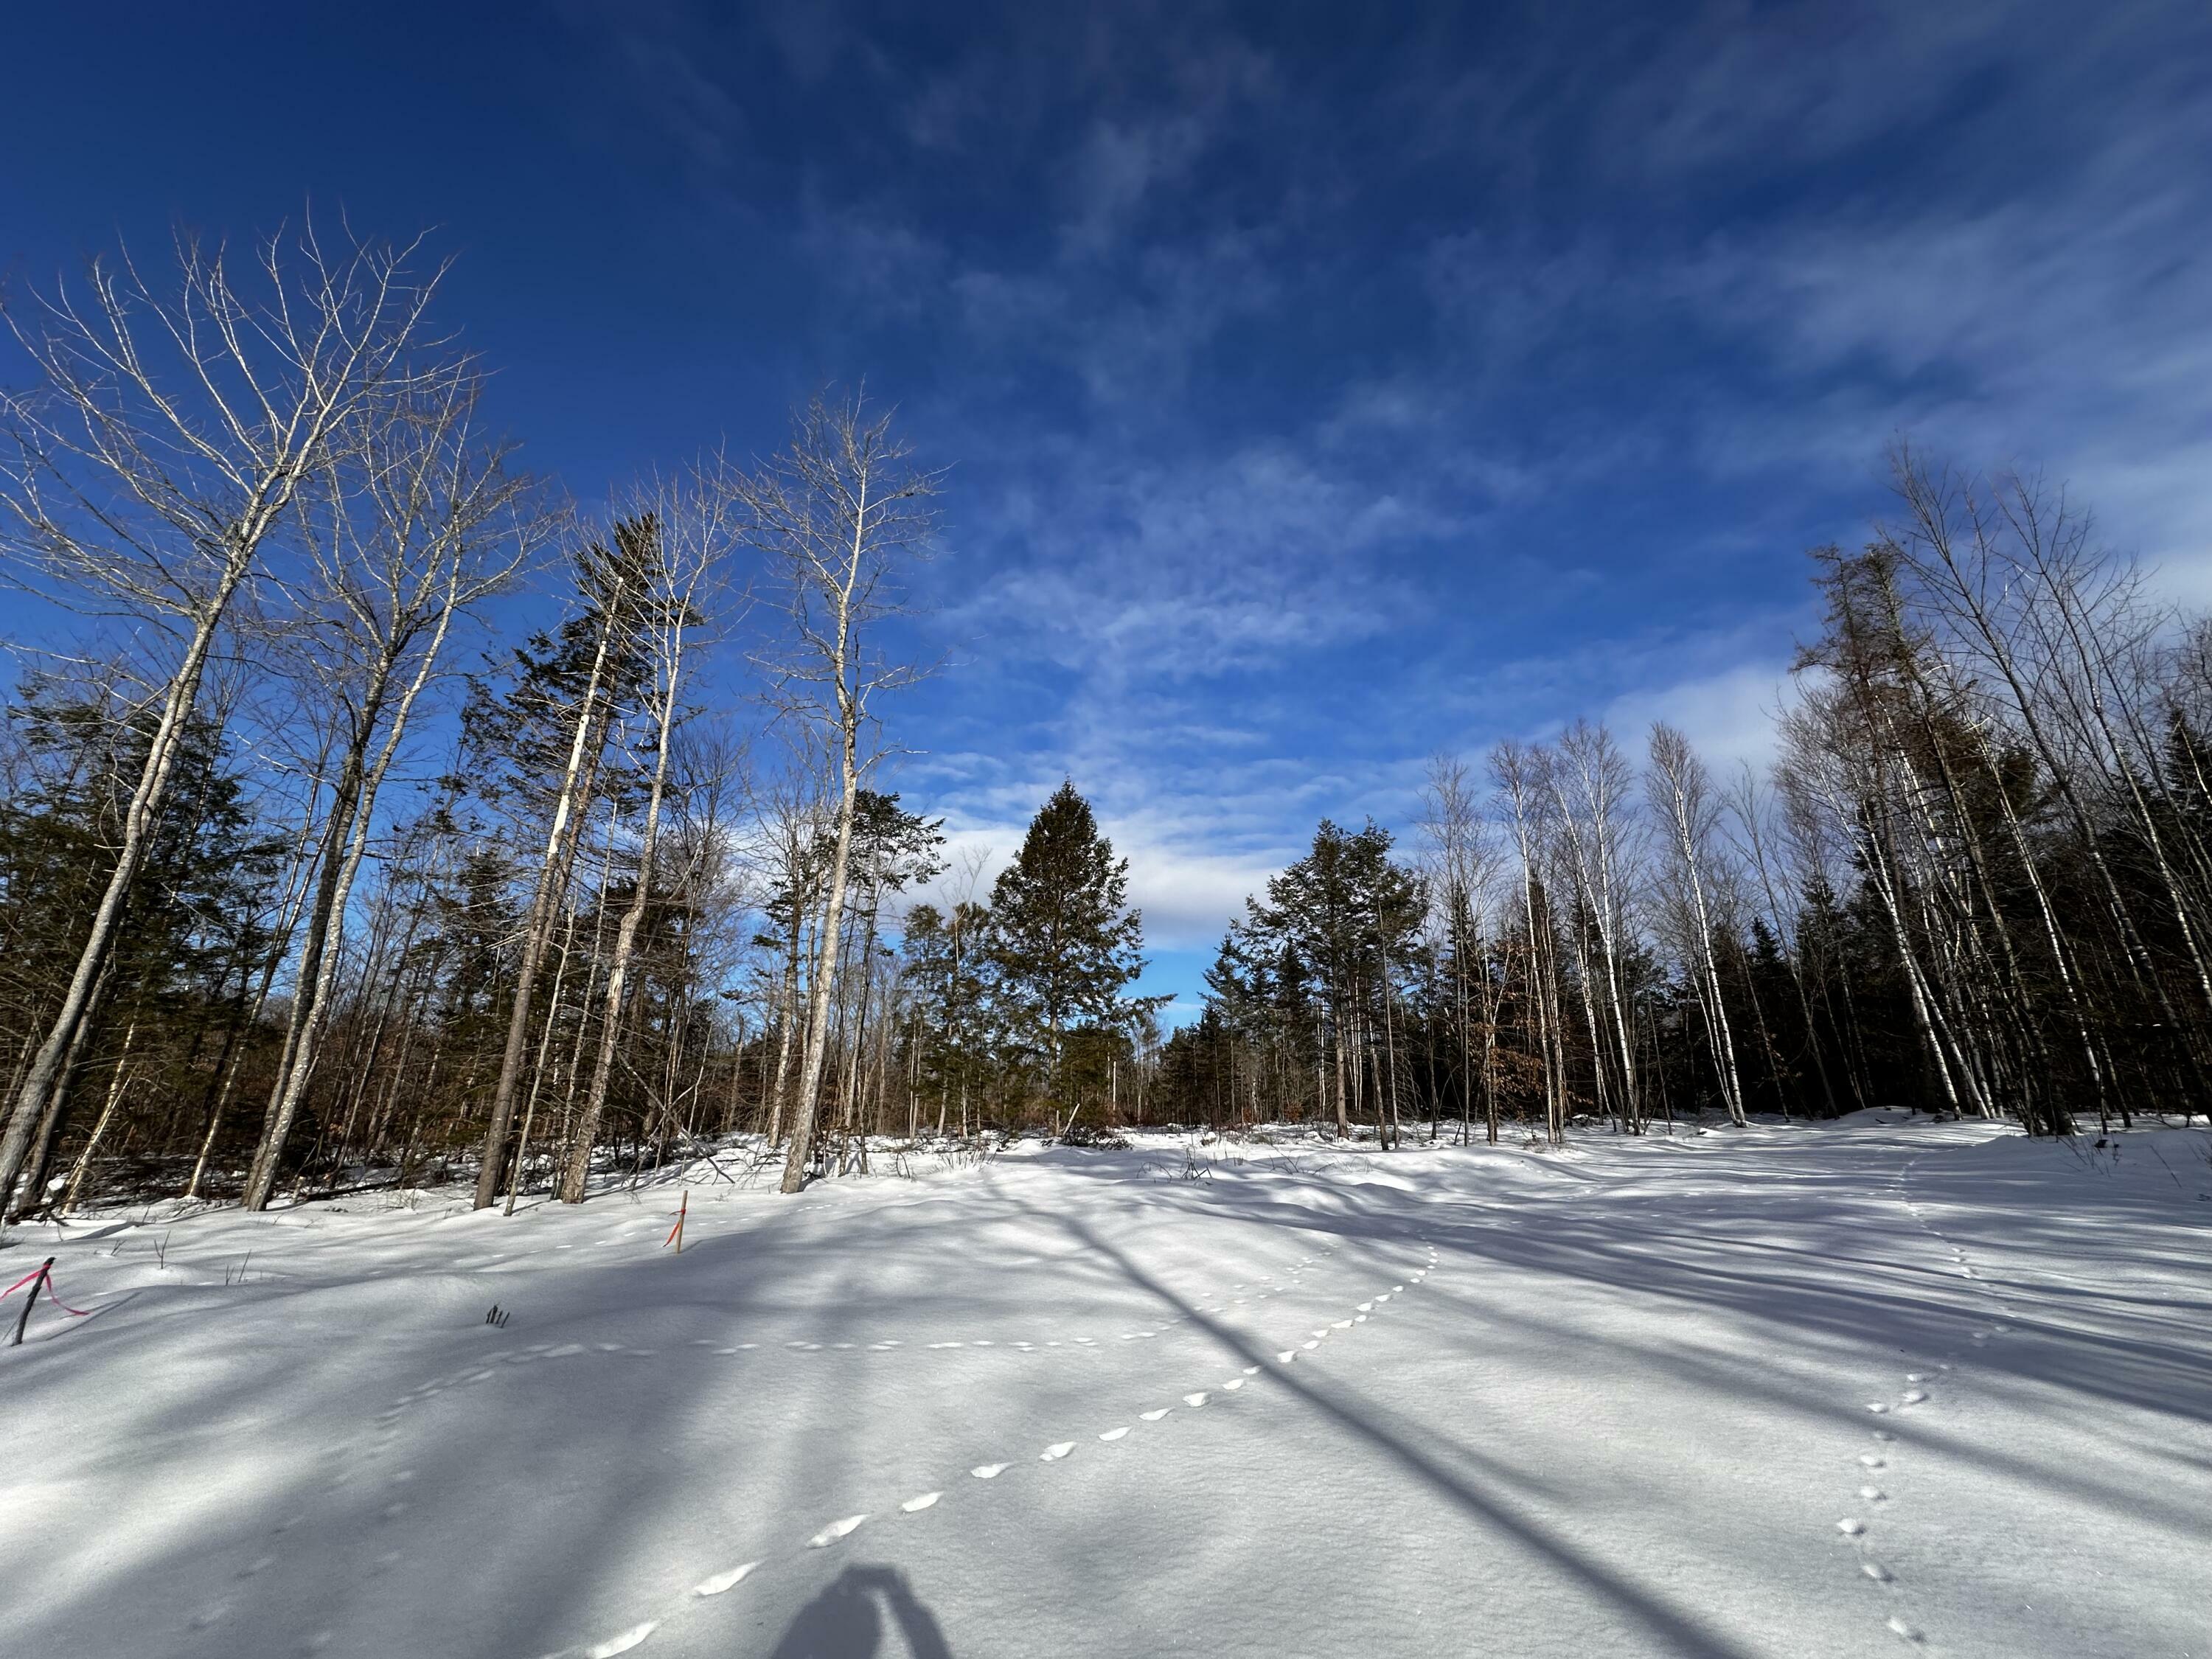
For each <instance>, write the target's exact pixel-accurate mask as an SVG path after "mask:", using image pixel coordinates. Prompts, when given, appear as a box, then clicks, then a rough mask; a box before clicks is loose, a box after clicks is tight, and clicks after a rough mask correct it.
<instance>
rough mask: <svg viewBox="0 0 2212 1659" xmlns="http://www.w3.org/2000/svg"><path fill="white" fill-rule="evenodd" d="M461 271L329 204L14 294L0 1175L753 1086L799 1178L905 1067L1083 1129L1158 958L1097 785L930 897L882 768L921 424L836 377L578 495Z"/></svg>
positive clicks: (506, 1178)
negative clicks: (319, 213)
mask: <svg viewBox="0 0 2212 1659" xmlns="http://www.w3.org/2000/svg"><path fill="white" fill-rule="evenodd" d="M442 276H443V271H442V269H441V268H440V267H438V266H437V265H435V264H426V263H425V262H424V260H423V258H422V252H421V250H420V249H419V248H418V247H413V246H388V245H384V244H378V243H373V242H354V241H348V242H346V243H344V244H343V245H338V246H333V245H331V244H329V243H327V242H326V241H325V240H322V239H320V238H319V237H318V236H317V234H315V233H314V231H313V228H308V229H307V230H306V231H304V232H302V233H300V234H294V235H292V236H289V238H280V239H276V240H270V241H268V242H266V243H264V244H262V245H259V246H257V247H255V248H254V249H252V251H251V252H250V253H248V254H246V255H244V256H240V255H237V254H234V252H232V251H231V250H228V249H227V248H223V247H220V246H210V245H208V244H205V243H203V242H200V241H198V240H194V239H191V238H190V237H182V238H180V239H179V240H178V242H177V245H176V248H175V257H174V259H173V264H171V265H170V266H168V267H167V269H163V270H158V271H156V270H153V269H151V268H149V267H143V266H142V265H140V264H137V262H135V261H133V260H132V259H131V258H129V257H128V256H127V255H125V254H123V253H117V254H113V255H110V256H107V257H105V258H100V259H98V260H95V261H94V262H93V264H91V266H90V267H89V269H88V271H87V272H86V273H85V275H84V276H82V278H81V279H79V280H76V281H75V282H70V283H63V284H61V285H59V286H58V287H57V288H56V289H54V290H53V291H52V292H51V293H46V294H35V293H34V294H31V295H16V296H12V297H11V298H10V300H9V304H8V310H7V319H8V322H9V325H10V327H11V329H12V331H13V334H14V337H15V343H16V344H17V345H18V346H19V347H20V348H21V351H22V353H23V354H24V355H25V356H26V357H27V359H28V361H29V362H30V364H31V366H32V368H33V370H34V372H35V373H34V378H33V382H32V384H30V385H29V386H27V387H25V388H23V389H21V390H20V391H17V392H13V393H10V394H9V396H8V397H7V398H6V400H5V403H4V405H3V406H0V412H4V417H5V429H6V439H7V448H6V451H5V460H6V470H5V474H4V477H0V512H4V520H0V550H4V553H5V556H6V559H7V569H8V574H9V577H10V579H11V580H12V581H13V583H14V584H15V587H16V589H17V592H18V593H19V595H21V596H24V597H27V598H28V599H33V600H35V601H36V602H37V604H38V607H39V609H38V611H37V613H36V614H38V615H40V616H41V617H44V618H46V619H47V621H48V622H50V623H52V626H51V628H49V629H47V630H46V632H47V634H48V635H51V636H52V637H42V638H40V639H39V640H36V641H33V640H32V639H30V638H28V637H19V638H17V639H14V640H11V641H9V643H10V645H11V647H14V649H15V654H16V658H17V662H18V672H17V673H16V675H15V679H14V683H13V684H12V685H11V687H10V697H9V708H8V711H7V714H8V718H7V722H6V726H5V740H4V744H0V1041H4V1042H5V1044H6V1053H7V1056H8V1059H7V1067H8V1069H7V1073H6V1084H7V1086H6V1094H5V1097H4V1105H0V1208H4V1211H5V1212H6V1213H7V1214H9V1215H11V1216H21V1215H24V1214H27V1213H33V1212H40V1211H59V1210H65V1209H67V1208H68V1207H69V1206H71V1205H72V1204H75V1203H77V1202H79V1201H82V1200H84V1199H86V1198H88V1197H89V1196H92V1195H94V1194H107V1195H112V1194H117V1193H126V1192H127V1193H132V1194H149V1195H153V1194H167V1195H176V1196H181V1197H185V1198H188V1199H195V1200H210V1201H213V1200H223V1201H231V1200H235V1201H238V1202H242V1203H243V1204H245V1205H246V1206H249V1207H255V1208H258V1207H263V1206H267V1205H268V1204H270V1202H271V1201H272V1200H276V1199H277V1198H278V1197H280V1196H289V1195H292V1194H300V1193H303V1192H319V1191H331V1190H335V1189H338V1188H343V1187H345V1186H347V1185H349V1184H358V1183H360V1182H391V1183H398V1184H400V1185H410V1184H414V1183H417V1182H423V1181H427V1180H436V1179H460V1180H465V1181H467V1182H471V1183H472V1186H473V1190H474V1194H475V1200H476V1202H477V1204H478V1205H479V1206H489V1205H491V1204H495V1203H500V1202H502V1201H503V1202H505V1203H506V1204H507V1206H510V1207H512V1206H513V1204H514V1202H515V1201H516V1200H517V1198H518V1196H519V1195H520V1194H523V1193H525V1192H529V1191H542V1192H545V1193H550V1194H553V1195H556V1196H557V1197H559V1198H561V1199H564V1200H571V1201H574V1200H580V1199H581V1198H582V1197H583V1196H584V1194H585V1193H586V1189H587V1188H588V1187H589V1185H590V1184H591V1182H592V1181H593V1180H594V1178H595V1177H596V1176H602V1175H604V1174H605V1173H606V1172H607V1171H608V1170H626V1171H630V1172H635V1171H637V1170H641V1169H643V1168H647V1167H650V1166H651V1165H653V1164H658V1163H659V1162H660V1161H662V1160H665V1159H666V1158H670V1157H672V1156H690V1155H691V1154H692V1153H694V1152H696V1151H698V1150H699V1149H701V1148H702V1147H704V1146H707V1145H708V1143H710V1142H712V1141H715V1140H717V1139H720V1138H721V1137H724V1136H726V1135H728V1134H730V1133H734V1132H738V1131H741V1130H742V1131H745V1132H748V1133H754V1134H757V1135H759V1136H761V1137H763V1138H764V1139H765V1141H766V1143H767V1148H768V1149H769V1150H768V1152H767V1153H763V1154H762V1155H761V1156H760V1157H759V1158H758V1159H757V1161H758V1162H760V1163H762V1164H766V1163H768V1162H769V1156H770V1155H771V1154H772V1156H773V1158H775V1160H779V1161H780V1162H781V1165H782V1171H783V1174H782V1179H783V1184H784V1185H785V1187H786V1188H787V1189H790V1190H795V1189H796V1188H797V1187H798V1186H799V1184H800V1183H801V1182H803V1181H805V1179H807V1178H808V1177H809V1176H810V1175H811V1174H814V1173H817V1172H819V1171H821V1170H824V1169H829V1168H834V1167H842V1166H844V1165H847V1164H849V1163H851V1162H852V1161H854V1160H856V1159H857V1160H860V1161H863V1162H864V1161H865V1159H866V1155H867V1147H868V1144H869V1140H870V1138H871V1137H872V1136H874V1135H877V1134H879V1133H893V1132H896V1131H898V1130H901V1129H903V1131H904V1132H905V1133H908V1134H909V1135H912V1134H918V1133H922V1132H923V1127H924V1120H925V1110H924V1106H925V1103H926V1102H927V1103H932V1104H933V1107H934V1111H933V1115H930V1116H929V1119H928V1127H929V1129H930V1131H931V1132H933V1133H951V1134H961V1133H968V1134H973V1133H979V1132H980V1131H981V1130H982V1129H983V1128H984V1127H986V1126H987V1125H997V1124H1002V1123H1005V1122H1008V1121H1050V1122H1055V1123H1057V1124H1058V1126H1059V1127H1060V1128H1061V1129H1062V1130H1063V1131H1065V1129H1066V1127H1067V1124H1068V1121H1069V1119H1070V1117H1071V1116H1072V1112H1071V1110H1070V1109H1069V1107H1068V1106H1066V1105H1063V1104H1061V1102H1062V1101H1063V1100H1072V1101H1073V1102H1075V1103H1077V1104H1078V1106H1079V1103H1080V1101H1081V1100H1082V1098H1083V1091H1084V1090H1085V1088H1087V1087H1088V1086H1089V1080H1090V1079H1091V1078H1092V1076H1093V1074H1094V1073H1099V1072H1100V1067H1101V1066H1102V1064H1103V1077H1104V1080H1105V1090H1106V1096H1107V1097H1108V1098H1107V1103H1108V1108H1109V1110H1110V1109H1111V1106H1112V1100H1113V1097H1114V1096H1115V1091H1116V1090H1117V1089H1118V1087H1119V1086H1120V1085H1121V1082H1122V1080H1123V1079H1125V1078H1126V1077H1127V1075H1128V1073H1129V1063H1128V1062H1129V1061H1130V1060H1131V1058H1132V1057H1133V1054H1134V1052H1135V1048H1134V1040H1133V1036H1132V1035H1131V1034H1132V1033H1135V1032H1140V1031H1141V1030H1144V1029H1146V1028H1147V1026H1148V1023H1149V1021H1150V1019H1151V1017H1152V1005H1151V1004H1148V1003H1146V1002H1144V1001H1143V1000H1136V999H1131V998H1128V997H1127V996H1126V995H1125V994H1124V993H1125V991H1126V987H1127V986H1128V985H1129V983H1130V982H1131V981H1133V979H1134V978H1135V976H1136V975H1137V974H1138V973H1139V970H1140V969H1141V966H1142V963H1141V957H1139V954H1138V951H1139V938H1140V923H1139V918H1138V917H1137V915H1135V913H1134V912H1133V910H1131V909H1130V908H1128V906H1127V864H1126V861H1124V860H1117V859H1115V856H1114V854H1113V852H1112V849H1111V848H1110V846H1109V844H1108V843H1107V842H1106V841H1105V839H1104V838H1103V836H1101V835H1099V833H1098V831H1097V825H1096V823H1095V821H1094V819H1093V818H1092V817H1091V809H1090V807H1089V805H1087V803H1085V802H1084V801H1083V800H1082V799H1081V798H1080V797H1079V795H1077V794H1076V793H1075V792H1074V791H1073V788H1072V787H1068V788H1064V789H1062V790H1061V791H1060V793H1058V794H1056V795H1055V796H1054V798H1053V799H1052V800H1051V801H1050V802H1048V804H1047V805H1046V806H1045V807H1044V809H1043V810H1042V811H1041V813H1040V815H1039V817H1038V821H1037V824H1036V826H1035V827H1034V828H1033V829H1032V830H1031V833H1030V838H1029V842H1027V843H1026V844H1025V845H1024V848H1023V849H1022V851H1021V853H1020V854H1019V855H1018V856H1017V857H1016V858H1015V859H1014V860H1012V863H1011V864H1010V865H1009V866H1008V867H1007V868H1006V870H1005V871H1003V872H1001V873H1000V876H999V878H998V880H997V882H996V884H994V887H993V888H992V889H991V890H990V892H989V893H988V894H987V895H978V894H977V893H976V892H975V878H976V876H977V874H978V872H976V871H975V870H973V869H971V870H970V871H969V882H968V890H967V892H966V895H965V896H964V897H963V899H962V900H961V901H960V902H957V903H955V904H953V905H951V906H950V907H949V908H947V909H946V910H945V912H944V913H943V914H939V911H938V910H937V909H934V908H931V907H930V906H927V905H920V904H909V903H908V897H907V896H908V890H909V889H910V888H912V887H913V886H914V885H915V884H917V883H920V882H927V881H928V880H930V879H932V878H935V877H937V876H939V875H941V874H943V873H944V872H945V860H944V859H943V857H942V848H943V847H944V845H945V838H944V836H943V834H942V827H941V823H939V822H937V821H933V820H929V819H927V818H924V817H921V816H919V815H917V814H915V813H914V812H912V811H908V810H907V809H906V808H904V807H903V806H902V805H901V804H900V802H899V799H898V797H897V796H896V794H890V793H883V792H882V791H880V790H879V789H878V788H877V787H873V785H872V775H873V773H874V770H875V769H876V767H877V765H878V763H879V762H880V761H881V760H882V758H883V757H884V755H885V753H886V752H888V750H889V748H890V745H889V744H887V743H886V741H885V739H884V730H883V717H884V701H885V700H886V699H887V698H889V697H890V696H893V695H895V694H896V692H897V691H899V690H902V689H904V688H905V687H907V686H908V685H910V684H913V683H914V682H915V680H916V679H918V678H921V674H922V673H923V672H925V671H926V668H925V667H924V666H923V665H918V664H916V663H915V662H913V661H911V660H909V659H908V658H907V657H905V656H903V655H902V654H901V653H900V651H899V649H898V648H897V641H898V638H899V635H898V633H897V631H896V628H895V626H894V623H895V621H896V617H897V616H898V614H899V612H900V611H901V609H902V593H903V590H904V588H905V586H906V583H907V579H908V575H909V574H910V571H911V568H912V567H913V566H914V565H915V564H916V563H917V562H920V561H921V560H923V559H925V558H927V556H928V554H929V551H930V548H931V545H932V542H933V535H934V531H935V522H934V519H933V513H932V510H931V501H930V498H931V497H932V496H933V495H934V494H935V492H936V489H937V482H938V481H937V477H936V475H935V474H934V473H933V472H931V471H927V470H926V469H922V468H919V467H917V466H916V465H915V464H914V462H913V459H912V453H911V450H910V448H909V447H908V445H907V444H906V443H905V442H904V441H903V440H902V439H901V438H900V437H899V436H898V435H896V434H895V432H894V431H893V429H892V424H891V421H890V417H889V416H882V415H877V414H874V413H872V412H871V411H870V410H867V409H866V407H865V406H864V405H863V404H862V403H861V402H860V400H859V399H858V398H851V399H845V400H839V399H837V398H832V397H829V396H823V397H817V398H815V399H813V400H812V401H811V402H810V403H808V404H805V406H804V407H802V408H801V409H800V410H798V411H797V413H796V414H795V416H794V417H793V428H792V433H791V436H790V440H789V441H788V442H787V444H786V445H785V446H784V447H782V448H781V449H780V450H779V451H777V452H776V453H774V454H772V455H770V456H769V457H768V458H767V459H764V460H759V461H756V462H754V463H751V464H749V465H739V464H738V463H736V462H734V461H732V459H730V458H728V457H727V456H726V455H723V454H720V453H710V454H706V455H703V456H702V458H701V459H698V460H697V461H696V462H694V463H692V464H691V465H688V466H686V467H684V468H683V469H680V470H679V471H676V472H675V473H673V474H671V475H666V476H655V477H648V478H645V479H641V480H640V481H639V482H637V483H635V484H634V485H632V486H630V487H629V488H628V489H625V490H622V491H618V492H617V494H616V495H615V497H614V498H613V499H612V500H611V501H610V503H609V504H608V506H607V507H605V509H604V510H602V511H599V512H586V511H584V510H582V509H580V508H579V507H576V506H574V504H572V503H569V502H567V501H563V500H562V499H561V498H560V497H559V495H557V493H556V491H555V490H554V489H552V488H551V487H550V485H549V484H548V483H546V482H545V481H543V480H539V479H535V478H532V477H529V476H527V475H526V473H525V472H523V471H521V470H520V466H519V465H518V464H517V452H516V451H515V449H514V448H513V446H512V445H510V444H509V443H507V442H506V441H503V440H502V439H501V438H499V437H498V436H497V435H494V434H492V433H490V432H489V431H488V430H487V429H486V426H485V421H484V416H483V389H484V381H485V370H484V368H483V365H482V364H480V363H479V362H477V361H476V360H475V359H474V358H472V357H471V356H469V355H468V354H467V353H465V351H462V350H460V349H458V348H457V347H456V346H455V344H454V343H453V337H452V336H451V335H450V333H448V332H447V331H444V330H443V329H442V328H441V326H440V325H438V324H437V323H436V322H435V320H434V301H435V296H436V291H437V289H438V287H439V285H440V282H441V278H442ZM548 590H550V592H552V594H553V596H554V599H555V602H556V609H557V615H556V617H554V618H553V619H552V620H550V622H549V623H547V624H546V625H545V626H544V627H541V628H538V629H533V630H531V631H529V632H527V633H526V634H525V635H523V636H522V637H521V638H520V639H519V640H514V641H512V642H509V643H505V644H502V643H501V641H500V637H499V636H500V635H501V632H502V629H503V627H504V626H505V625H506V624H507V619H508V618H509V617H512V616H513V615H514V614H516V612H517V611H518V610H519V609H520V606H521V605H522V603H523V598H522V596H525V595H534V596H536V597H537V598H538V602H539V604H541V605H542V604H543V602H544V601H543V596H544V594H545V592H547V591H548ZM23 614H24V615H26V616H27V617H29V616H31V615H32V614H33V612H32V611H30V610H29V609H26V611H24V613H23ZM710 666H712V667H715V668H718V669H719V671H720V674H721V676H722V678H723V680H725V681H726V679H727V678H729V677H730V676H732V674H736V673H739V672H742V673H743V674H744V675H746V676H749V677H750V682H751V684H752V686H753V688H754V691H753V695H750V696H745V697H740V698H736V699H732V697H730V696H727V695H726V694H724V693H720V692H719V691H718V690H715V689H714V688H715V685H716V684H717V682H715V681H714V680H712V679H710V678H709V674H710ZM1102 1055H1103V1056H1105V1058H1104V1059H1103V1061H1102V1059H1101V1056H1102Z"/></svg>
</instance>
